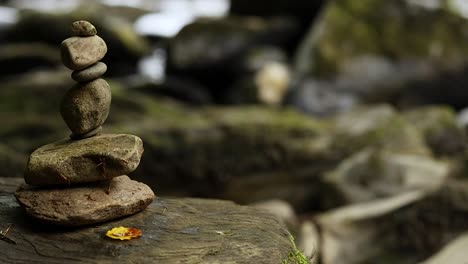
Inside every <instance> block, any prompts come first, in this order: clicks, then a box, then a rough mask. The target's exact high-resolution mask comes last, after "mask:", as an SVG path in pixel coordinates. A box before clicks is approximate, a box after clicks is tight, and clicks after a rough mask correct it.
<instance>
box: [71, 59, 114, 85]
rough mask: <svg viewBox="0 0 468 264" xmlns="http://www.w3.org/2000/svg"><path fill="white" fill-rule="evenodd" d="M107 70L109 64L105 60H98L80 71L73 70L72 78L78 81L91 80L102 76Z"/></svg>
mask: <svg viewBox="0 0 468 264" xmlns="http://www.w3.org/2000/svg"><path fill="white" fill-rule="evenodd" d="M106 71H107V65H106V64H105V63H104V62H98V63H96V64H93V65H91V66H89V67H88V68H85V69H83V70H79V71H73V72H72V75H71V77H72V79H73V80H75V81H77V82H89V81H92V80H95V79H97V78H99V77H101V76H102V75H103V74H104V73H106Z"/></svg>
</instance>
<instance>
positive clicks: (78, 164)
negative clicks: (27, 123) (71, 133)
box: [24, 134, 143, 186]
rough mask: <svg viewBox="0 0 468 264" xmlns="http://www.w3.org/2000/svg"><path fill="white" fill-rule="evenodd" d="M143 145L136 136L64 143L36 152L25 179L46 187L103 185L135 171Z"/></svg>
mask: <svg viewBox="0 0 468 264" xmlns="http://www.w3.org/2000/svg"><path fill="white" fill-rule="evenodd" d="M142 154H143V141H142V140H141V139H140V138H139V137H137V136H134V135H126V134H101V135H97V136H94V137H90V138H85V139H81V140H69V139H64V140H60V141H57V142H54V143H51V144H48V145H45V146H42V147H40V148H38V149H36V150H35V151H34V152H33V153H32V154H31V156H30V157H29V161H28V166H27V169H26V173H25V176H24V179H25V181H26V183H28V184H31V185H38V186H45V185H57V184H74V183H84V182H93V181H101V180H106V179H111V178H113V177H116V176H120V175H124V174H128V173H130V172H132V171H134V170H135V169H136V168H137V167H138V164H139V163H140V159H141V155H142Z"/></svg>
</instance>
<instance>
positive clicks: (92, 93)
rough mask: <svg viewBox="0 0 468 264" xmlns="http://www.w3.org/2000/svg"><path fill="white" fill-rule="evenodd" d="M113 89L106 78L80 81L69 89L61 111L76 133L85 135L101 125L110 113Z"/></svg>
mask: <svg viewBox="0 0 468 264" xmlns="http://www.w3.org/2000/svg"><path fill="white" fill-rule="evenodd" d="M110 104H111V89H110V87H109V84H108V83H107V82H106V81H105V80H104V79H96V80H94V81H91V82H87V83H78V84H76V85H75V86H73V87H72V88H71V89H70V90H68V91H67V93H66V94H65V96H64V97H63V98H62V102H61V104H60V113H61V114H62V118H63V120H64V121H65V123H66V124H67V125H68V127H69V128H70V130H71V131H72V133H73V134H74V135H83V134H85V133H88V132H89V131H91V130H93V129H96V128H98V127H99V126H101V125H102V124H103V123H104V121H106V119H107V116H108V115H109V110H110Z"/></svg>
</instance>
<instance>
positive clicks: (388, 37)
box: [298, 0, 468, 77]
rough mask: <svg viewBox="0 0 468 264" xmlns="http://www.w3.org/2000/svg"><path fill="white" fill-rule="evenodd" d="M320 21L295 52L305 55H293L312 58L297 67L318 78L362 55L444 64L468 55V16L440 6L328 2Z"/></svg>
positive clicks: (348, 0)
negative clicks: (467, 17) (426, 7)
mask: <svg viewBox="0 0 468 264" xmlns="http://www.w3.org/2000/svg"><path fill="white" fill-rule="evenodd" d="M443 2H444V3H445V2H446V1H443ZM321 20H322V21H321V23H322V24H321V27H318V28H320V30H313V31H312V32H311V33H310V35H309V36H308V38H312V39H314V40H313V41H309V42H308V41H306V42H305V43H306V44H305V46H303V47H302V48H301V50H300V51H299V54H302V55H307V56H300V55H299V56H298V60H306V59H307V60H309V61H310V62H312V63H310V62H309V63H307V62H305V63H300V62H298V65H304V67H305V68H304V69H301V71H303V72H306V73H312V74H314V75H316V76H320V77H330V76H332V75H333V74H336V73H338V72H340V70H341V68H342V66H343V64H344V63H345V62H346V61H348V60H350V59H352V58H355V57H358V56H361V55H368V54H376V55H378V56H383V57H388V58H392V59H399V58H408V57H410V58H420V59H429V60H433V61H436V62H438V63H439V65H442V66H444V65H447V64H448V65H450V63H452V61H453V60H455V61H457V60H460V57H463V55H464V54H467V53H468V47H467V46H466V45H464V44H463V43H465V42H466V41H467V40H468V39H467V35H466V34H464V32H465V28H466V27H467V25H468V20H467V19H465V18H463V17H462V16H460V15H458V14H455V13H454V12H452V11H451V10H449V9H448V8H447V7H446V6H445V5H442V7H441V8H439V9H431V10H429V9H425V8H422V7H415V6H412V4H409V3H408V2H407V1H404V0H394V1H381V0H362V1H355V0H333V1H330V2H329V3H327V6H326V8H325V9H324V13H323V15H322V19H321ZM307 42H308V43H307ZM447 58H448V59H447Z"/></svg>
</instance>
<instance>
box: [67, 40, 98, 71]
mask: <svg viewBox="0 0 468 264" xmlns="http://www.w3.org/2000/svg"><path fill="white" fill-rule="evenodd" d="M60 50H61V55H62V62H63V64H64V65H65V66H67V67H68V68H69V69H71V70H81V69H84V68H86V67H88V66H91V65H93V64H95V63H96V62H98V61H100V60H101V59H102V58H104V55H106V53H107V46H106V42H104V40H103V39H102V38H100V37H99V36H97V35H95V36H90V37H71V38H67V39H65V40H64V41H62V45H61V46H60Z"/></svg>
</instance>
